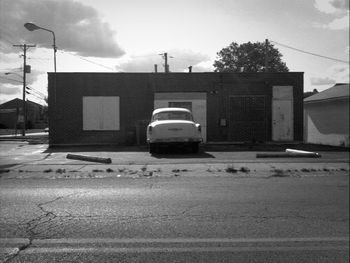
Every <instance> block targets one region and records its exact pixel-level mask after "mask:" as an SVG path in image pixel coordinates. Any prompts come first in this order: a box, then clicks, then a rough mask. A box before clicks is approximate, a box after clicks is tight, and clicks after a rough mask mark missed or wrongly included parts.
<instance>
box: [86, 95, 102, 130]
mask: <svg viewBox="0 0 350 263" xmlns="http://www.w3.org/2000/svg"><path fill="white" fill-rule="evenodd" d="M99 106H100V102H99V100H97V99H96V98H95V97H83V130H96V129H97V128H98V127H100V119H99V116H100V109H99Z"/></svg>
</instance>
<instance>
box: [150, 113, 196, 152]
mask: <svg viewBox="0 0 350 263" xmlns="http://www.w3.org/2000/svg"><path fill="white" fill-rule="evenodd" d="M147 142H148V144H149V152H150V153H154V152H155V151H156V150H157V149H158V147H159V146H161V145H185V146H189V147H191V149H192V151H193V152H194V153H197V152H198V148H199V144H200V143H201V142H202V134H201V125H200V124H199V123H195V122H194V120H193V116H192V113H191V111H189V110H188V109H184V108H160V109H156V110H154V111H153V113H152V120H151V122H150V124H149V125H148V126H147Z"/></svg>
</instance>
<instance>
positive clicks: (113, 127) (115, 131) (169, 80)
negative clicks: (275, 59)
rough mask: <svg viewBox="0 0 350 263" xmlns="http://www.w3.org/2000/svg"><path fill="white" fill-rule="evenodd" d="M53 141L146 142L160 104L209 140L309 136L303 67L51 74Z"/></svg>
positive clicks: (83, 142) (50, 102)
mask: <svg viewBox="0 0 350 263" xmlns="http://www.w3.org/2000/svg"><path fill="white" fill-rule="evenodd" d="M48 92H49V118H50V134H49V141H50V145H63V144H80V145H81V144H116V145H135V144H145V143H146V126H147V124H148V123H149V121H150V117H151V114H152V111H153V110H154V109H156V108H159V107H169V106H170V107H185V108H188V109H190V110H192V112H193V115H194V118H195V120H196V121H197V122H199V123H200V124H201V125H202V133H203V138H204V141H205V142H252V141H253V142H268V141H278V142H285V141H289V142H290V141H303V73H301V72H287V73H214V72H210V73H56V75H55V74H54V73H49V89H48Z"/></svg>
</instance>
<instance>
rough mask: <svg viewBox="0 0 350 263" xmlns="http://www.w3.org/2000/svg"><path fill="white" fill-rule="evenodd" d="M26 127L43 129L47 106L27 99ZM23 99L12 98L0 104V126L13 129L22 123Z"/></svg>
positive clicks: (45, 121) (46, 121)
mask: <svg viewBox="0 0 350 263" xmlns="http://www.w3.org/2000/svg"><path fill="white" fill-rule="evenodd" d="M26 112H27V122H26V128H27V129H43V128H45V127H47V125H48V118H47V115H48V114H47V108H46V107H44V106H43V105H40V104H38V103H35V102H32V101H29V100H27V101H26ZM22 116H23V100H21V99H17V98H16V99H13V100H10V101H8V102H5V103H3V104H1V105H0V128H2V129H15V128H16V127H17V128H22V125H23V121H22V119H23V117H22Z"/></svg>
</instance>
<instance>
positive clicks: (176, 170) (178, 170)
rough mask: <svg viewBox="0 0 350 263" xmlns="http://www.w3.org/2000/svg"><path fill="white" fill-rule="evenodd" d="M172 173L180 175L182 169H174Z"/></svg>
mask: <svg viewBox="0 0 350 263" xmlns="http://www.w3.org/2000/svg"><path fill="white" fill-rule="evenodd" d="M172 172H173V173H179V172H180V169H173V170H172Z"/></svg>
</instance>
